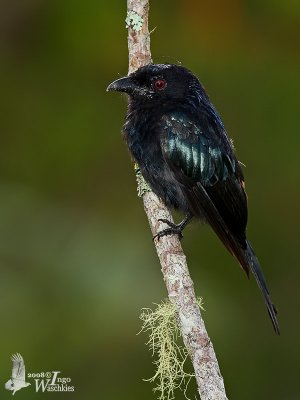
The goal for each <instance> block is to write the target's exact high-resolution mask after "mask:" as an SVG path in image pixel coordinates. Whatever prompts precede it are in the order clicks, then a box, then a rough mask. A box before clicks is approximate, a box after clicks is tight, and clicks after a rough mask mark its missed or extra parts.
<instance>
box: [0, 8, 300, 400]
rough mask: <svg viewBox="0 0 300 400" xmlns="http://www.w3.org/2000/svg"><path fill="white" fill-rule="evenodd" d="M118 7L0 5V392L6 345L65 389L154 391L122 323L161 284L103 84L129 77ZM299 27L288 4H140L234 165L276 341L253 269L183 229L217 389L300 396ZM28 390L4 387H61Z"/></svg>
mask: <svg viewBox="0 0 300 400" xmlns="http://www.w3.org/2000/svg"><path fill="white" fill-rule="evenodd" d="M125 16H126V2H125V0H124V1H123V0H122V1H121V0H116V1H109V2H104V1H102V2H99V1H96V0H87V1H85V2H82V1H77V0H72V1H71V0H64V1H61V0H60V1H58V0H51V1H50V0H48V1H46V0H23V1H18V0H6V1H4V0H2V1H1V2H0V85H1V100H0V101H1V107H0V114H1V117H0V129H1V146H0V221H1V223H0V268H1V270H0V276H1V279H0V299H1V301H0V316H1V321H2V328H1V332H0V391H1V398H9V396H11V394H10V393H9V392H6V391H5V390H4V386H3V385H4V382H5V381H6V380H7V379H8V378H9V376H10V373H11V361H10V356H11V354H12V353H13V352H20V353H21V354H22V355H23V357H24V359H25V362H26V368H27V372H40V371H45V372H46V371H49V370H50V371H52V370H59V371H62V375H63V376H67V377H70V378H71V379H72V384H73V385H74V386H75V392H74V394H72V395H69V396H70V397H72V398H76V399H85V398H92V396H98V397H99V398H109V399H118V398H122V399H140V398H143V399H145V400H147V399H149V400H150V399H154V398H156V394H153V393H152V386H151V384H149V383H146V382H143V380H142V379H143V378H148V377H150V376H151V374H153V365H152V364H151V363H152V359H151V354H150V353H149V352H148V350H147V348H146V347H145V345H144V343H145V341H146V340H147V337H146V336H145V335H139V336H136V333H137V332H138V331H139V330H140V326H141V322H140V320H139V314H140V309H141V308H142V307H152V303H158V302H160V301H161V300H162V299H164V298H165V297H166V290H165V287H164V284H163V280H162V276H161V272H160V266H159V263H158V260H157V256H156V253H155V249H154V246H153V243H152V240H151V234H150V231H149V229H148V223H147V221H146V217H145V215H144V212H143V208H142V202H141V200H140V199H139V198H138V197H137V196H136V184H135V177H134V173H133V166H132V163H131V161H130V157H129V154H128V151H127V148H126V145H125V143H124V142H123V140H122V138H121V134H120V131H121V126H122V124H123V121H124V113H125V110H126V98H125V97H122V96H120V95H118V94H114V93H106V92H105V89H106V87H107V85H108V84H109V83H110V82H111V81H112V80H114V79H116V78H118V77H119V76H122V75H125V74H126V73H127V32H126V29H125V23H124V20H125ZM299 22H300V3H299V2H297V1H295V0H287V1H284V2H282V1H279V0H259V1H258V0H227V1H226V2H224V1H222V0H215V1H214V2H210V3H209V2H205V1H198V0H184V1H183V0H181V1H179V0H172V1H171V0H167V1H164V2H161V1H155V0H152V1H151V9H150V29H153V28H155V27H157V29H156V30H155V31H154V32H153V33H152V35H151V40H152V42H151V45H152V54H153V59H154V61H155V62H178V61H179V62H181V63H182V64H183V65H185V66H187V67H188V68H190V69H191V70H192V71H194V72H195V73H196V74H197V75H198V77H199V78H200V80H201V81H202V83H203V84H204V86H205V87H206V89H207V91H208V93H209V95H210V98H211V100H212V101H213V103H214V104H215V106H216V107H217V109H218V110H219V112H220V114H221V116H222V118H223V120H224V123H225V126H226V127H227V130H228V133H229V135H230V136H231V137H232V138H233V139H234V142H235V146H236V150H237V154H238V157H239V159H240V160H241V161H242V162H243V163H244V164H246V166H247V167H246V168H245V175H246V181H247V192H248V196H249V208H250V212H249V214H250V216H249V228H248V234H249V237H250V240H251V242H252V244H253V246H254V248H255V250H256V252H257V254H258V256H259V258H260V261H261V264H262V266H263V269H264V271H265V275H266V277H267V280H268V283H269V286H270V288H271V293H272V297H273V299H274V302H275V304H276V306H277V308H278V310H279V322H280V327H281V331H282V335H281V337H276V335H275V334H274V332H273V330H272V325H271V322H270V321H269V318H268V315H267V313H266V310H265V307H264V304H263V300H262V297H261V295H260V293H259V290H258V288H257V287H256V284H255V282H254V279H251V280H250V282H249V281H248V280H247V279H246V277H245V276H244V274H243V272H242V271H241V269H240V268H239V267H238V265H237V263H236V262H235V261H234V260H233V259H232V258H231V256H230V255H228V254H227V252H226V251H225V249H224V248H223V246H222V245H221V244H220V242H219V241H218V239H217V238H216V237H215V235H214V234H213V233H212V232H211V230H210V228H209V227H207V226H203V225H202V226H201V225H200V224H198V223H194V224H192V225H191V226H190V227H189V228H187V229H186V232H185V237H184V240H183V247H184V250H185V252H186V254H187V256H188V262H189V268H190V271H191V275H192V277H193V279H194V283H195V289H196V293H197V295H198V296H202V297H203V301H204V307H205V309H206V311H205V312H204V318H205V321H206V324H207V329H208V332H209V334H210V335H211V338H212V340H213V343H214V346H215V350H216V352H217V356H218V359H219V362H220V365H221V370H222V373H223V376H224V379H225V384H226V388H227V392H228V397H229V398H230V399H243V400H250V399H251V400H252V399H257V400H258V399H273V400H279V399H280V400H282V399H284V400H296V399H300V394H299V388H298V385H299V372H300V371H299V356H300V351H299V346H298V341H299V332H300V331H299V329H300V318H299V300H300V296H299V280H300V269H299V252H298V250H299V204H300V189H299V177H300V169H299V145H300V138H299V137H300V136H299V133H298V130H299V90H300V79H299V67H300V54H299V40H300V34H299ZM30 382H32V384H33V380H30ZM33 386H34V385H32V386H31V387H30V388H27V389H25V390H22V392H20V394H18V396H19V397H21V396H22V397H23V399H32V398H42V397H44V396H51V397H52V398H55V397H56V396H60V398H62V397H63V398H65V396H66V395H62V394H60V393H57V394H53V393H48V394H43V393H37V394H34V396H33V393H34V387H33ZM193 389H194V387H193V383H191V387H190V393H191V394H192V396H193ZM183 397H184V396H183V394H182V393H180V392H179V393H177V396H176V398H177V399H182V398H183ZM192 398H194V397H192Z"/></svg>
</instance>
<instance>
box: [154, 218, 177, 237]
mask: <svg viewBox="0 0 300 400" xmlns="http://www.w3.org/2000/svg"><path fill="white" fill-rule="evenodd" d="M158 221H160V222H164V223H165V224H166V225H168V226H169V228H166V229H163V230H162V231H160V232H158V233H157V234H156V235H155V236H153V240H154V239H157V240H159V239H160V238H162V237H164V236H169V235H178V238H179V240H181V239H182V238H183V235H182V230H183V227H182V224H178V225H176V224H174V223H173V222H171V221H169V220H167V219H164V218H160V219H159V220H158Z"/></svg>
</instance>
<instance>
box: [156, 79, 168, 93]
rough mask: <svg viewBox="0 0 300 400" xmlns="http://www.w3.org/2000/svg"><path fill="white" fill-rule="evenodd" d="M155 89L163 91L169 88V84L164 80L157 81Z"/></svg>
mask: <svg viewBox="0 0 300 400" xmlns="http://www.w3.org/2000/svg"><path fill="white" fill-rule="evenodd" d="M153 86H154V89H156V90H163V89H164V88H165V87H166V86H167V82H166V81H165V80H164V79H157V80H156V81H154V83H153Z"/></svg>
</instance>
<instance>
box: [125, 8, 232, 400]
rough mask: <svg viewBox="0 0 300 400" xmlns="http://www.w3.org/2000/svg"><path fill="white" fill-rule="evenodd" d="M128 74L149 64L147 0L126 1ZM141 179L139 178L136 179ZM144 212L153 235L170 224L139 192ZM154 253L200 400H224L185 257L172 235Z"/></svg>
mask: <svg viewBox="0 0 300 400" xmlns="http://www.w3.org/2000/svg"><path fill="white" fill-rule="evenodd" d="M127 9H128V12H127V18H126V23H127V26H128V50H129V73H131V72H133V71H134V70H136V69H137V68H139V67H141V66H143V65H146V64H149V63H150V62H151V52H150V34H149V30H148V10H149V2H148V0H127ZM140 179H141V177H139V180H140ZM142 193H143V194H142V198H143V202H144V208H145V212H146V214H147V217H148V220H149V224H150V228H151V232H152V235H153V236H154V235H156V234H157V232H159V231H160V230H162V229H163V228H164V227H165V226H164V224H163V223H162V222H160V221H159V219H167V220H169V221H173V219H172V216H171V213H170V211H169V210H168V209H167V207H166V206H165V205H164V204H163V202H162V201H161V200H160V199H159V198H158V197H157V196H156V195H155V194H154V193H153V192H152V191H147V190H142ZM155 247H156V251H157V254H158V257H159V260H160V263H161V269H162V273H163V276H164V280H165V283H166V286H167V290H168V296H169V300H170V302H171V303H172V304H175V306H176V309H177V313H178V321H179V328H180V331H181V335H182V338H183V341H184V344H185V346H186V348H187V350H188V353H189V355H190V358H191V361H192V364H193V367H194V370H195V377H196V381H197V385H198V391H199V394H200V397H201V399H202V400H227V397H226V393H225V388H224V382H223V378H222V376H221V373H220V369H219V365H218V361H217V358H216V354H215V351H214V348H213V345H212V342H211V340H210V338H209V336H208V334H207V332H206V329H205V325H204V322H203V319H202V316H201V312H200V309H199V306H198V304H197V300H196V296H195V292H194V288H193V281H192V279H191V277H190V275H189V270H188V266H187V263H186V257H185V255H184V253H183V250H182V247H181V244H180V241H179V239H178V237H177V236H176V235H175V236H174V235H172V236H165V237H162V238H161V239H160V240H155Z"/></svg>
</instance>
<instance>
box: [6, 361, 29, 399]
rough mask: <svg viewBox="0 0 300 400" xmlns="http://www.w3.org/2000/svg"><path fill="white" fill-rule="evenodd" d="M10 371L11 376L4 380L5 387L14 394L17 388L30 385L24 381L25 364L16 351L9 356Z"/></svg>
mask: <svg viewBox="0 0 300 400" xmlns="http://www.w3.org/2000/svg"><path fill="white" fill-rule="evenodd" d="M11 361H12V373H11V378H10V379H9V380H8V381H7V382H6V384H5V389H7V390H11V391H12V394H13V395H14V394H15V393H16V392H17V391H18V390H20V389H23V388H24V387H27V386H29V385H30V383H28V382H25V364H24V360H23V357H22V356H21V354H19V353H16V354H13V355H12V356H11Z"/></svg>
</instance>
